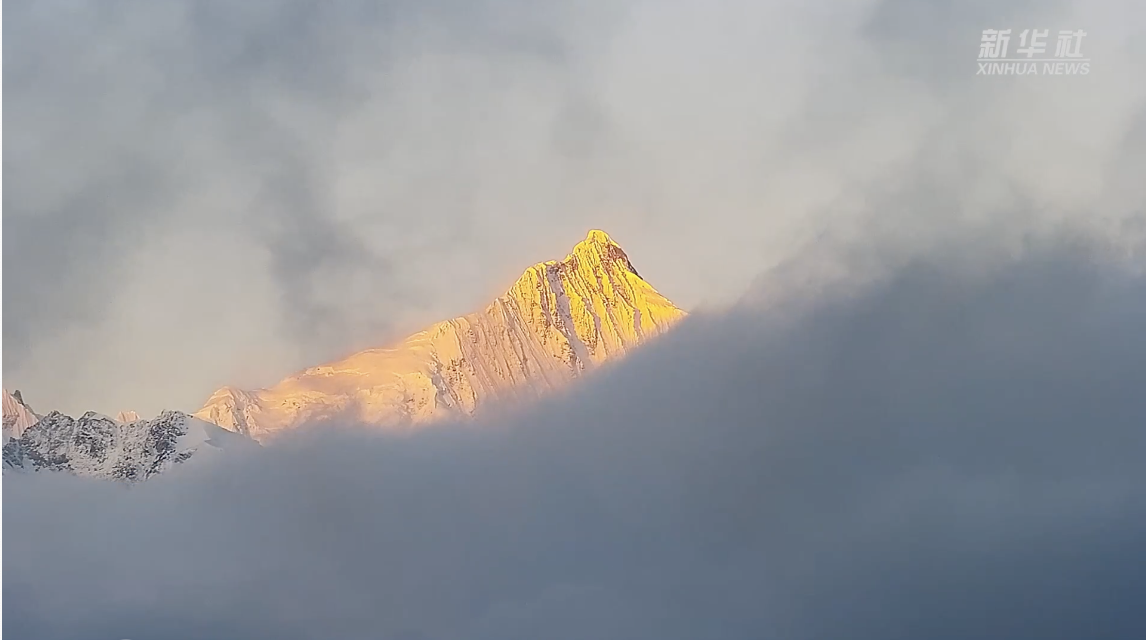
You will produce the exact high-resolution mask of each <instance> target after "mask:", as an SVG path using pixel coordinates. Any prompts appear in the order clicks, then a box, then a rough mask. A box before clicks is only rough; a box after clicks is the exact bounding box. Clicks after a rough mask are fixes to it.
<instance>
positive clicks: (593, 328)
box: [195, 229, 685, 440]
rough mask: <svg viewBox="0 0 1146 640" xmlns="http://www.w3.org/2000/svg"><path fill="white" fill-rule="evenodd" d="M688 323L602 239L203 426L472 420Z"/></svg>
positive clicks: (217, 410) (229, 407)
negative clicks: (466, 309)
mask: <svg viewBox="0 0 1146 640" xmlns="http://www.w3.org/2000/svg"><path fill="white" fill-rule="evenodd" d="M684 316H685V312H684V311H682V310H681V309H679V308H677V307H676V306H675V305H673V304H672V302H670V301H669V300H668V299H667V298H665V297H664V296H662V295H661V294H660V293H659V292H657V290H656V289H654V288H653V287H652V285H650V284H649V283H648V282H646V281H645V280H644V279H643V278H642V277H641V276H640V274H639V273H638V272H637V270H636V268H634V267H633V264H632V262H630V260H629V258H628V255H626V253H625V251H624V250H623V249H621V247H620V245H618V244H617V243H616V242H614V241H613V239H612V238H610V237H609V235H608V234H607V233H605V232H604V231H600V230H596V229H595V230H592V231H590V232H589V233H588V234H587V236H586V237H585V239H584V240H582V241H581V242H579V243H577V244H576V245H575V246H574V247H573V250H572V251H571V252H570V253H569V255H567V256H566V257H565V258H564V259H563V260H553V261H549V262H541V263H538V264H535V265H533V266H531V267H529V268H528V269H526V270H525V272H524V273H523V274H522V275H521V277H520V278H518V280H517V282H515V283H514V284H513V286H511V287H510V288H509V290H508V291H506V293H505V294H503V295H501V296H499V297H498V298H497V299H495V300H494V301H493V302H492V303H491V304H490V305H489V306H487V307H486V308H485V309H483V310H481V311H477V312H475V313H471V314H468V315H465V316H461V317H459V318H454V319H452V320H446V321H444V322H439V323H437V324H434V325H432V326H430V327H429V328H428V329H426V330H424V331H420V332H418V333H415V334H414V335H412V336H410V337H408V338H406V339H405V340H402V341H400V342H398V343H396V344H393V345H391V346H388V347H385V348H377V349H368V350H366V351H362V352H359V353H356V354H354V355H351V356H350V357H348V358H345V359H343V360H340V361H337V362H332V363H328V364H324V365H320V366H316V367H311V368H309V369H306V370H304V371H301V372H299V373H297V374H295V375H293V376H290V377H288V378H286V379H284V380H282V381H281V382H279V383H278V384H276V385H274V386H272V387H270V388H267V389H257V390H253V391H247V390H242V389H236V388H233V387H223V388H222V389H219V390H218V391H216V392H215V393H214V394H213V395H212V396H211V398H210V399H209V400H208V401H207V403H206V404H205V405H204V406H203V408H202V409H200V410H199V411H197V412H196V413H195V416H196V417H199V418H202V419H204V420H207V421H210V422H214V423H215V424H219V425H222V426H224V427H226V428H228V429H232V430H234V431H238V432H240V433H244V434H247V435H250V436H251V437H252V438H255V439H256V440H264V439H266V438H269V437H272V436H274V435H276V434H279V433H282V432H284V431H286V430H289V429H292V428H295V427H297V426H299V425H301V424H304V423H308V422H315V421H321V420H324V419H331V418H335V417H338V418H342V419H347V420H351V421H355V422H360V423H366V424H374V425H379V426H383V427H386V426H401V425H410V424H419V423H425V422H429V421H432V420H436V419H439V418H443V417H451V416H452V417H458V416H470V415H473V414H475V413H476V412H478V411H481V410H482V409H483V408H485V407H487V406H491V405H494V404H497V403H502V402H507V401H511V402H512V401H519V400H525V399H529V398H533V397H536V396H537V395H539V394H541V393H544V392H546V391H549V390H551V389H554V388H558V387H560V386H563V385H565V384H567V383H568V382H569V381H571V380H572V379H574V378H577V377H579V376H580V375H582V374H583V373H585V372H586V371H588V370H590V369H592V368H594V367H596V366H597V365H599V364H601V363H602V362H604V361H606V360H610V359H614V358H618V357H621V356H623V355H624V354H625V353H626V352H627V351H629V350H631V349H633V348H635V347H637V346H638V345H639V344H641V343H643V342H644V341H645V340H647V339H649V338H652V337H654V336H656V335H658V334H660V333H663V332H664V331H666V330H668V329H669V328H670V327H671V326H672V325H673V324H675V323H676V322H677V321H679V320H680V319H682V318H683V317H684Z"/></svg>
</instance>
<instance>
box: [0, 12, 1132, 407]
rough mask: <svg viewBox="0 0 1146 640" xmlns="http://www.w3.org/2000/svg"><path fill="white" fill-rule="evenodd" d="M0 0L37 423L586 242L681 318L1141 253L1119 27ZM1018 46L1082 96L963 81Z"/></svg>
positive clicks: (16, 261)
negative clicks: (626, 267)
mask: <svg viewBox="0 0 1146 640" xmlns="http://www.w3.org/2000/svg"><path fill="white" fill-rule="evenodd" d="M6 8H7V9H8V11H7V12H6V13H7V16H6V17H7V18H8V19H7V20H6V23H5V24H6V27H5V34H4V35H5V36H6V38H5V45H4V47H5V50H4V53H5V54H6V55H5V56H4V60H5V62H4V71H5V87H4V88H5V97H6V98H7V100H6V105H5V106H6V109H5V115H4V118H5V124H6V125H8V126H7V127H6V129H7V132H8V137H7V139H6V145H5V154H4V174H5V175H4V177H5V178H6V180H5V185H6V187H7V188H6V189H5V192H4V211H5V220H4V222H5V234H4V255H5V257H4V266H5V276H4V280H5V281H4V285H5V286H4V301H5V303H6V305H5V310H6V313H5V318H4V319H5V323H4V344H5V347H6V349H5V360H4V373H5V384H6V385H8V386H15V387H17V388H21V389H23V390H24V391H25V394H26V396H27V397H28V398H29V400H30V401H31V402H33V403H34V404H35V405H36V406H37V407H52V408H59V409H62V410H66V411H70V412H73V413H76V412H82V411H85V410H89V409H96V410H101V411H104V412H107V413H115V412H116V411H118V410H121V409H125V408H132V409H138V410H140V411H142V412H143V413H145V414H147V413H153V412H155V411H157V410H158V409H160V408H162V407H168V408H180V409H193V408H195V407H196V406H198V403H200V402H201V401H202V400H203V399H205V397H206V396H207V395H208V394H209V393H210V392H211V391H212V390H213V389H215V388H217V387H219V386H221V385H223V384H227V383H233V384H240V385H260V384H266V383H269V382H272V381H274V380H276V379H278V378H279V377H281V376H282V375H284V374H286V373H289V372H290V371H291V370H292V369H295V368H298V367H301V366H304V365H311V364H314V363H316V362H318V361H320V360H321V359H323V358H329V357H331V356H334V355H338V354H341V353H344V352H347V351H349V350H352V349H355V348H361V347H363V346H367V345H377V344H380V343H384V342H386V341H387V340H389V339H392V338H395V337H400V336H401V335H402V334H403V333H404V332H406V331H409V330H412V329H417V328H420V327H421V326H422V325H424V324H425V323H428V322H430V321H433V320H438V319H441V318H443V317H447V316H450V315H453V314H456V313H461V312H464V311H469V310H471V309H473V308H476V307H478V306H480V305H481V304H484V303H485V302H487V301H488V300H489V299H490V298H492V297H493V296H494V295H496V294H497V293H499V292H500V290H501V289H502V288H503V287H505V286H506V285H508V284H509V283H510V282H511V281H512V280H513V278H514V277H516V275H517V273H518V272H519V270H520V269H522V268H523V267H524V266H526V265H527V264H529V263H531V262H533V261H536V260H541V259H550V258H554V257H560V256H561V255H563V252H564V251H566V250H567V249H568V248H569V246H570V245H571V244H572V242H574V241H575V240H576V239H578V238H580V237H581V236H582V235H583V233H584V231H585V229H586V228H589V227H601V228H605V229H607V230H609V231H610V232H611V233H612V234H613V235H614V237H616V238H617V239H618V240H619V241H620V242H621V243H622V244H624V246H625V247H626V249H627V250H628V252H629V253H630V255H632V256H633V259H634V261H635V262H636V263H637V265H638V267H639V268H640V269H641V272H642V273H643V274H646V275H648V277H649V278H650V280H651V281H652V282H653V284H655V285H656V286H658V287H659V288H660V289H662V290H663V291H664V292H665V293H666V294H667V295H669V296H670V297H671V298H673V299H674V300H676V301H677V302H678V303H680V304H681V305H683V306H686V307H690V308H691V307H695V306H697V305H701V306H706V305H708V306H711V305H719V304H724V303H727V302H728V301H730V300H734V299H736V298H737V297H738V296H739V295H741V294H742V292H743V291H744V290H745V288H746V286H747V284H748V283H749V282H750V281H751V280H752V278H753V277H755V275H756V274H758V273H760V272H761V271H762V270H764V269H766V268H768V267H771V266H773V265H775V264H777V263H781V262H784V261H787V260H790V259H793V258H794V257H797V256H800V255H803V254H805V253H806V252H807V251H808V249H809V247H813V248H814V249H815V250H816V251H826V249H825V247H830V250H827V251H828V253H830V254H831V255H832V256H836V255H837V254H846V255H848V256H853V257H854V256H855V255H856V254H867V255H868V256H870V257H869V258H864V259H865V260H867V261H869V262H870V261H872V260H875V261H879V262H884V263H887V262H890V263H901V262H903V261H906V260H909V259H911V257H913V256H916V255H923V254H927V253H929V252H932V251H936V250H942V249H943V248H944V247H945V246H947V245H948V244H949V243H950V242H951V240H952V239H953V238H956V237H968V236H987V237H992V238H993V243H994V245H995V247H996V248H1000V247H1001V248H1003V249H1005V250H1006V251H1011V250H1013V248H1014V247H1015V246H1021V245H1022V244H1023V242H1025V241H1026V239H1027V238H1029V237H1030V236H1032V235H1033V236H1040V235H1045V234H1048V233H1058V232H1059V227H1061V226H1064V225H1066V226H1084V227H1086V229H1087V232H1088V233H1098V234H1102V235H1105V236H1106V237H1108V238H1114V239H1117V238H1124V239H1125V238H1128V237H1140V236H1141V234H1142V229H1141V219H1142V203H1143V202H1144V201H1146V193H1144V186H1143V183H1142V181H1141V180H1140V179H1139V176H1140V175H1141V174H1142V172H1143V169H1144V168H1146V152H1144V149H1146V140H1144V136H1146V115H1144V114H1146V111H1144V110H1143V105H1144V92H1146V88H1144V87H1143V86H1142V84H1141V83H1140V82H1138V81H1137V79H1139V78H1141V77H1142V76H1143V73H1144V69H1146V65H1144V58H1146V53H1144V52H1143V50H1142V46H1141V42H1142V37H1141V36H1142V26H1141V25H1142V24H1143V20H1142V17H1143V14H1142V9H1141V7H1140V6H1139V3H1136V2H1130V1H1125V2H1119V1H1117V0H1109V1H1104V2H1073V3H1072V2H1052V3H1045V2H1039V3H1032V2H1004V3H1000V2H986V1H984V2H971V3H954V2H943V1H931V2H901V1H899V0H883V1H866V0H856V1H850V2H836V3H833V4H830V5H808V4H807V3H801V2H794V1H793V2H770V3H757V2H719V3H713V2H700V1H695V2H694V1H681V2H669V3H663V2H656V3H652V2H639V1H632V2H613V1H610V2H590V3H564V2H556V1H552V0H546V1H543V2H478V3H468V2H467V3H462V2H430V3H424V2H423V3H404V2H392V3H381V4H379V3H373V2H368V3H358V2H337V3H329V2H279V3H271V4H266V5H258V6H247V5H246V4H245V3H243V4H235V3H222V2H194V3H163V4H161V5H156V4H155V3H147V2H128V1H117V2H104V1H100V2H50V1H49V2H14V3H9V6H7V7H6ZM1039 25H1041V27H1040V28H1051V29H1057V28H1070V29H1074V28H1080V29H1086V30H1088V33H1089V34H1090V35H1089V36H1088V39H1087V40H1086V43H1085V46H1086V47H1087V52H1088V55H1089V56H1090V57H1091V58H1092V59H1093V73H1092V74H1090V75H1088V76H1077V77H1036V78H1016V77H1001V78H982V77H975V76H974V71H975V65H974V57H975V56H976V54H977V48H978V40H979V35H980V31H981V30H982V29H984V28H990V27H997V28H1006V27H1011V28H1014V29H1017V30H1021V29H1023V28H1034V27H1039ZM851 259H852V257H849V258H848V260H851ZM173 363H176V364H173Z"/></svg>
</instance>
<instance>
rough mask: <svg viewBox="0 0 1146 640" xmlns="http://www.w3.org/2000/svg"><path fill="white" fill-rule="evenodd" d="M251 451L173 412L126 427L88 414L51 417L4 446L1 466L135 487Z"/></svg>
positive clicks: (240, 440) (245, 443)
mask: <svg viewBox="0 0 1146 640" xmlns="http://www.w3.org/2000/svg"><path fill="white" fill-rule="evenodd" d="M255 446H258V445H257V444H255V443H254V442H253V441H251V440H250V439H248V438H246V437H244V436H242V435H240V434H237V433H232V432H230V431H228V430H226V429H223V428H221V427H219V426H217V425H214V424H211V423H209V422H205V421H203V420H199V419H197V418H193V417H191V416H188V415H187V414H185V413H181V412H178V411H165V412H163V413H161V414H160V415H159V416H158V417H156V418H154V419H152V420H136V421H134V422H127V423H124V422H119V421H116V420H113V419H111V418H109V417H108V416H105V415H101V414H98V413H95V412H94V411H89V412H87V413H85V414H84V415H82V416H80V417H79V418H78V419H77V418H71V417H69V416H66V415H64V414H62V413H60V412H58V411H53V412H51V413H49V414H48V415H46V416H44V417H43V418H41V419H40V420H39V421H38V422H36V424H34V425H32V426H31V427H29V428H28V429H26V430H25V431H24V433H23V434H22V435H21V436H20V437H19V438H14V439H12V440H10V441H8V442H7V443H6V444H5V445H4V453H3V465H4V470H5V471H6V472H7V471H9V470H23V471H67V472H71V473H74V474H76V475H80V476H88V477H94V478H102V479H107V480H120V481H125V482H136V481H140V480H146V479H147V478H150V477H152V476H154V475H156V474H158V473H162V472H163V471H165V470H166V469H168V468H170V467H171V466H172V465H175V464H179V463H183V462H186V461H188V460H191V459H192V458H196V459H198V458H203V457H209V456H211V455H214V452H217V451H221V450H223V449H239V448H242V447H255Z"/></svg>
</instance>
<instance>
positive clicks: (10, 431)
mask: <svg viewBox="0 0 1146 640" xmlns="http://www.w3.org/2000/svg"><path fill="white" fill-rule="evenodd" d="M39 419H40V416H38V415H36V412H35V411H32V407H30V406H28V405H27V404H26V403H25V402H24V398H23V396H21V395H20V391H19V390H16V391H13V392H12V393H8V390H7V389H4V431H3V433H4V436H3V439H4V442H7V441H8V440H9V438H19V437H20V435H21V434H23V433H24V431H25V430H26V429H27V428H28V427H30V426H32V425H34V424H36V421H37V420H39Z"/></svg>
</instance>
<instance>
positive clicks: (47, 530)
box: [3, 249, 1146, 640]
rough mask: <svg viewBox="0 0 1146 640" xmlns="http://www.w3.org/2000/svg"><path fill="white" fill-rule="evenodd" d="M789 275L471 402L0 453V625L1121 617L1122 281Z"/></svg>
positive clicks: (1045, 264) (1141, 620)
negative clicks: (460, 421) (545, 388)
mask: <svg viewBox="0 0 1146 640" xmlns="http://www.w3.org/2000/svg"><path fill="white" fill-rule="evenodd" d="M773 290H775V289H773ZM804 291H805V293H806V295H800V296H787V297H785V298H783V301H782V302H781V301H780V299H778V298H772V299H771V300H770V301H769V299H768V298H767V297H765V300H764V302H761V303H760V304H746V305H744V306H743V307H742V308H741V309H740V310H739V311H737V312H736V313H734V314H731V315H728V316H724V317H696V318H693V319H692V320H691V321H690V322H689V323H687V326H685V327H683V328H682V329H681V330H680V331H678V332H676V333H674V334H672V335H671V336H668V337H666V338H665V339H663V340H662V341H660V342H659V343H658V344H657V345H655V346H651V347H649V348H648V349H646V350H645V351H643V352H640V353H637V354H635V355H634V356H633V357H631V358H630V359H628V360H627V361H625V362H624V363H622V364H620V365H619V366H616V367H615V368H613V369H611V370H610V371H607V372H603V373H602V374H601V375H599V376H596V377H595V378H593V379H592V380H591V381H589V383H588V384H586V385H583V386H580V387H578V388H577V389H576V390H575V391H573V392H571V393H569V394H568V395H566V396H564V397H559V398H553V399H551V400H550V401H548V402H546V403H544V404H543V405H542V406H540V407H537V408H536V409H531V410H529V411H528V412H527V413H526V414H523V415H519V416H516V417H513V418H509V419H506V420H503V421H500V422H499V423H498V424H488V425H482V426H481V427H480V428H477V427H473V426H470V427H456V428H452V427H451V428H441V429H435V430H431V431H424V432H421V433H419V434H418V435H416V436H414V437H408V438H400V437H385V436H379V435H377V434H370V433H358V432H355V431H353V430H349V431H344V432H331V431H328V432H327V433H326V435H325V436H322V437H313V438H299V439H296V440H293V441H288V442H286V443H284V444H282V445H281V446H276V447H271V448H268V449H265V450H263V451H261V452H258V453H257V454H256V455H253V456H250V457H245V458H237V459H231V460H229V461H226V462H224V463H223V464H221V465H220V466H217V467H214V468H211V469H207V470H202V471H196V470H193V469H184V470H181V472H176V473H173V474H171V475H169V476H164V477H161V478H159V479H158V480H156V481H153V482H149V483H146V484H143V485H139V486H136V487H133V488H131V489H125V488H123V487H118V486H114V485H110V484H103V483H92V482H84V481H79V480H76V479H73V478H68V477H63V476H49V475H43V474H41V475H37V476H16V475H9V476H7V477H5V479H4V520H5V525H6V527H5V532H4V533H5V534H6V535H5V557H4V561H5V562H4V617H3V619H4V632H5V637H7V638H42V639H51V638H132V639H133V640H144V639H149V638H164V639H170V640H179V639H183V638H324V639H332V640H333V639H339V638H401V639H413V638H425V639H429V638H449V639H462V638H480V639H487V638H488V639H497V640H509V639H516V638H521V639H523V640H524V639H536V638H547V639H552V640H556V639H562V638H569V639H577V640H582V639H585V638H614V639H623V638H634V639H636V638H656V639H658V640H665V639H672V638H681V639H690V640H691V639H695V638H765V637H772V638H785V639H802V638H857V639H871V640H892V639H897V638H903V639H912V640H914V639H918V638H928V639H930V640H942V639H945V638H950V639H953V640H955V639H958V640H963V639H967V638H1015V639H1017V638H1064V639H1077V638H1133V637H1139V638H1140V637H1146V610H1144V609H1143V608H1142V606H1141V605H1142V603H1143V602H1146V571H1144V565H1146V491H1144V490H1143V487H1144V486H1146V482H1144V481H1146V471H1144V470H1143V464H1142V460H1143V456H1144V454H1146V430H1144V429H1143V426H1144V425H1146V401H1144V400H1143V397H1144V396H1146V394H1144V393H1143V388H1144V385H1146V339H1144V338H1143V336H1142V328H1143V327H1144V326H1146V280H1143V279H1142V277H1141V276H1139V275H1136V274H1135V273H1134V272H1133V270H1131V269H1125V268H1123V267H1117V266H1109V265H1108V264H1107V263H1106V262H1104V261H1102V260H1096V259H1095V254H1094V253H1093V252H1090V251H1087V250H1074V249H1072V250H1069V251H1053V252H1040V251H1031V252H1028V254H1027V255H1026V256H1025V257H1024V258H1022V259H1018V260H1014V261H1011V262H1008V263H1007V264H1003V265H997V266H992V267H991V268H984V267H983V266H982V264H979V265H978V266H976V267H974V268H970V267H960V268H948V267H940V266H936V265H934V264H931V265H928V264H915V265H914V266H908V267H904V268H901V269H897V270H896V271H895V272H894V273H892V274H889V275H885V276H883V277H880V278H877V279H874V281H870V282H868V283H867V284H864V285H862V286H861V285H859V284H855V283H852V284H846V285H844V284H841V285H837V286H834V287H823V288H821V289H820V290H819V292H818V293H813V292H812V291H813V290H812V289H805V290H804Z"/></svg>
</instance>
